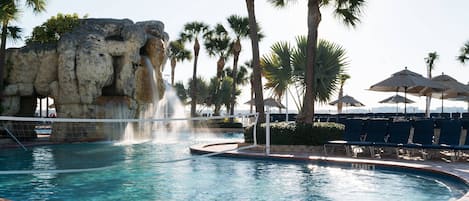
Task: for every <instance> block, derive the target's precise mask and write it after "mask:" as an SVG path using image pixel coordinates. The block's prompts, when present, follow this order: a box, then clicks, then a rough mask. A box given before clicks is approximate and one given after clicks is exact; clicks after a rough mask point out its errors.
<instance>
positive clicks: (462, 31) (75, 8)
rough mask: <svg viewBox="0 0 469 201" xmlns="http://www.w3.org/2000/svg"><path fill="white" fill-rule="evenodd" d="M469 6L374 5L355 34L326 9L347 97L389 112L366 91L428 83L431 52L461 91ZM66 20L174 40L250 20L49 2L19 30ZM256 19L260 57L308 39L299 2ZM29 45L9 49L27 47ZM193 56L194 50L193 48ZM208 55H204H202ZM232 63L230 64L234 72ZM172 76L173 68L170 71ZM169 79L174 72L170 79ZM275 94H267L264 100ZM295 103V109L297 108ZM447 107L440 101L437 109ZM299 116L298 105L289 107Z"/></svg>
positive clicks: (195, 9)
mask: <svg viewBox="0 0 469 201" xmlns="http://www.w3.org/2000/svg"><path fill="white" fill-rule="evenodd" d="M468 8H469V1H467V0H452V1H447V0H412V1H409V0H370V1H367V6H366V7H365V8H364V15H363V16H362V17H361V19H362V22H361V23H360V24H358V26H357V27H356V28H350V27H346V26H344V25H343V24H342V23H341V22H339V21H338V20H337V19H336V18H335V17H334V16H333V15H332V14H331V12H330V9H328V8H323V9H322V22H321V24H320V25H319V37H320V38H323V39H327V40H330V41H333V42H335V43H338V44H340V45H342V46H343V47H344V48H345V49H346V50H347V56H348V61H349V63H350V65H349V67H348V73H349V74H350V75H351V79H349V80H348V81H347V82H346V85H345V93H346V94H348V95H351V96H354V97H355V98H357V99H358V100H360V101H361V102H363V103H364V104H365V105H366V107H365V108H364V109H366V110H368V111H372V110H373V109H372V108H374V107H382V106H389V107H393V108H394V106H393V105H383V104H379V103H378V101H380V100H382V99H384V98H387V97H388V96H391V95H394V94H393V93H385V92H373V91H369V90H367V89H368V88H369V87H370V86H371V85H372V84H375V83H377V82H379V81H381V80H383V79H385V78H387V77H389V76H390V75H391V74H392V73H394V72H396V71H399V70H402V69H404V67H405V66H407V67H408V68H409V70H412V71H414V72H417V73H420V74H422V75H426V67H425V62H424V58H425V57H426V56H427V54H428V53H429V52H432V51H437V52H438V54H439V55H440V59H439V61H437V63H436V67H435V70H434V71H433V75H434V76H435V75H439V74H441V73H442V72H444V73H445V74H448V75H450V76H452V77H454V78H455V79H457V80H458V81H460V82H462V83H468V81H469V76H468V75H469V65H466V66H463V65H461V64H459V63H458V62H457V61H456V59H455V57H456V55H457V54H458V51H459V49H460V47H462V45H463V44H464V43H465V42H466V41H468V40H469V26H467V25H468V24H467V23H468V20H469V12H467V9H468ZM58 12H61V13H65V14H67V13H77V14H79V15H80V16H83V15H85V14H87V15H88V16H89V17H90V18H118V19H123V18H128V19H131V20H132V21H134V22H137V21H144V20H160V21H162V22H163V23H164V24H165V31H166V32H167V33H169V35H170V37H171V38H172V39H175V38H176V37H177V36H178V34H179V33H180V31H181V30H182V27H183V25H184V24H185V23H187V22H190V21H195V20H197V21H203V22H206V23H207V24H210V25H214V24H215V23H218V22H222V23H224V24H226V17H227V16H229V15H231V14H238V15H242V16H247V12H246V5H245V1H233V0H230V1H215V0H197V1H190V0H172V1H154V0H134V1H124V0H113V1H111V0H99V1H96V0H80V1H63V0H62V1H60V0H48V6H47V12H46V13H43V14H39V15H33V14H32V13H31V12H30V11H29V10H27V9H25V10H24V11H23V15H22V16H21V18H20V20H19V21H18V22H16V24H17V25H18V26H20V27H22V28H24V35H25V36H27V35H29V34H30V33H31V30H32V28H33V27H34V26H37V25H40V24H42V23H43V22H45V21H46V20H47V19H48V18H50V17H51V16H54V15H56V14H57V13H58ZM256 15H257V20H258V21H259V23H260V25H261V27H262V30H263V32H264V34H265V35H266V38H265V39H264V40H263V41H262V42H261V43H260V48H261V52H260V53H261V55H263V54H267V53H268V52H269V48H270V46H271V45H272V44H273V43H275V42H277V41H291V42H293V41H294V38H295V37H296V36H298V35H305V34H306V33H307V28H306V1H305V0H304V1H298V2H297V3H295V4H293V5H290V6H289V7H287V8H285V9H278V8H274V7H272V6H271V5H270V4H268V3H267V1H259V0H258V1H256ZM21 45H22V42H17V43H15V44H9V46H10V47H12V46H21ZM188 48H189V46H188ZM249 49H250V43H249V41H248V40H246V41H244V42H243V52H242V53H241V59H240V63H244V61H247V60H248V58H250V55H251V53H250V50H249ZM202 55H204V53H202ZM231 63H232V61H231V60H230V61H227V65H229V66H231ZM215 64H216V58H209V57H207V56H202V57H201V58H200V59H199V71H198V72H199V73H198V74H199V75H201V76H203V77H206V78H207V79H208V78H209V77H212V76H214V75H215V73H216V70H215V66H216V65H215ZM167 70H169V68H167ZM164 74H169V71H166V70H165V72H164ZM191 75H192V62H184V63H180V64H178V66H177V70H176V80H184V81H186V80H187V78H189V77H191ZM269 94H270V93H269V92H268V91H265V96H268V95H269ZM409 98H411V99H412V100H414V101H416V103H415V104H412V105H411V106H413V107H417V108H420V109H423V108H424V107H425V104H424V97H416V96H409ZM247 100H249V90H248V89H247V88H246V89H245V90H243V94H242V95H241V97H240V100H239V102H240V103H241V104H240V105H239V107H240V108H241V109H244V108H247V106H246V105H242V103H244V102H246V101H247ZM291 102H292V101H290V104H291ZM439 106H440V102H439V101H436V100H433V101H432V108H433V109H436V108H437V107H439ZM445 106H457V107H466V106H467V104H466V103H463V102H455V101H446V102H445ZM290 108H293V105H292V104H291V105H290ZM317 109H319V110H326V111H329V110H330V111H331V112H333V111H334V108H333V107H330V106H324V105H318V106H317Z"/></svg>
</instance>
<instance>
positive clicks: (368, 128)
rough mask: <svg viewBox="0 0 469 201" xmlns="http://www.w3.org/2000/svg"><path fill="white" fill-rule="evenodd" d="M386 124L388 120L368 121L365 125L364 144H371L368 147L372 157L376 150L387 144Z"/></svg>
mask: <svg viewBox="0 0 469 201" xmlns="http://www.w3.org/2000/svg"><path fill="white" fill-rule="evenodd" d="M388 123H389V120H387V119H370V120H368V121H366V123H365V126H364V132H365V142H370V143H371V145H368V146H369V148H370V155H371V156H372V157H373V156H375V151H376V148H379V147H381V146H385V145H386V144H387V138H388ZM379 150H381V149H379Z"/></svg>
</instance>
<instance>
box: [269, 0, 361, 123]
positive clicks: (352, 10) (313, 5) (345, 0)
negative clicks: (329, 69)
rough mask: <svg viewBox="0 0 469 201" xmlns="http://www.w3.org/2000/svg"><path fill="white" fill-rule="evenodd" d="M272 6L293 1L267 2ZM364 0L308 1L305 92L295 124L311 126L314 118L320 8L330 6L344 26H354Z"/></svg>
mask: <svg viewBox="0 0 469 201" xmlns="http://www.w3.org/2000/svg"><path fill="white" fill-rule="evenodd" d="M269 1H270V2H271V3H272V4H273V5H274V6H277V7H285V5H286V3H287V2H290V1H294V0H269ZM364 3H365V0H308V16H307V19H308V39H307V51H306V63H307V65H306V68H305V82H306V83H305V85H306V91H305V95H304V97H303V102H304V105H303V108H302V110H301V112H300V114H299V115H298V117H297V122H299V123H306V124H313V117H314V102H313V100H314V93H315V91H317V90H316V89H314V88H316V86H315V85H314V69H316V68H315V67H314V65H316V62H315V59H316V58H317V57H316V45H317V42H318V26H319V23H320V22H321V11H320V8H321V7H325V6H327V5H331V6H333V7H334V14H335V15H336V16H337V17H339V18H342V20H343V21H344V22H345V24H347V25H350V26H355V25H356V24H357V23H358V22H359V21H360V20H359V18H358V16H359V15H360V13H361V8H362V7H363V5H364Z"/></svg>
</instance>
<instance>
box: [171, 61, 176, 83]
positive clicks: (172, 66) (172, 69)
mask: <svg viewBox="0 0 469 201" xmlns="http://www.w3.org/2000/svg"><path fill="white" fill-rule="evenodd" d="M175 70H176V57H173V58H171V86H174V71H175Z"/></svg>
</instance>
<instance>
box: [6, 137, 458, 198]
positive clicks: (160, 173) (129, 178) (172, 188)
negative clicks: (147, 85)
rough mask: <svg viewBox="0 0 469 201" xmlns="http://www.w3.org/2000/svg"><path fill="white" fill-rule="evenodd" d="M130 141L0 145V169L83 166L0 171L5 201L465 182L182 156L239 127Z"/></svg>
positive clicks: (429, 187)
mask: <svg viewBox="0 0 469 201" xmlns="http://www.w3.org/2000/svg"><path fill="white" fill-rule="evenodd" d="M185 139H191V140H170V141H165V142H154V143H153V142H147V143H141V144H133V145H114V144H111V143H82V144H67V145H51V146H39V147H31V148H30V149H29V150H28V151H26V152H25V151H23V150H21V149H7V150H0V170H1V172H2V173H3V174H5V173H8V171H13V170H44V169H56V170H63V169H89V168H98V169H91V171H87V172H75V173H43V172H37V173H32V174H11V175H0V197H2V198H7V199H10V200H21V201H22V200H99V201H102V200H413V201H418V200H455V199H457V198H459V197H461V196H462V195H464V193H465V192H466V191H467V187H466V186H464V185H461V184H458V183H457V182H455V181H453V180H441V179H438V177H432V176H429V175H425V174H421V175H418V174H411V173H406V172H403V171H402V172H394V171H380V170H376V171H368V170H358V169H344V168H339V167H326V166H318V165H314V164H308V163H292V162H280V161H271V160H248V159H231V158H224V157H202V158H198V159H197V160H187V161H181V162H177V163H160V162H162V161H167V160H174V159H180V158H186V157H190V156H191V155H190V153H189V149H188V147H189V146H190V145H193V144H195V143H204V142H205V143H206V142H218V141H220V140H226V139H231V140H233V139H242V134H223V135H222V134H218V135H213V134H200V133H199V134H186V136H185Z"/></svg>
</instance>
